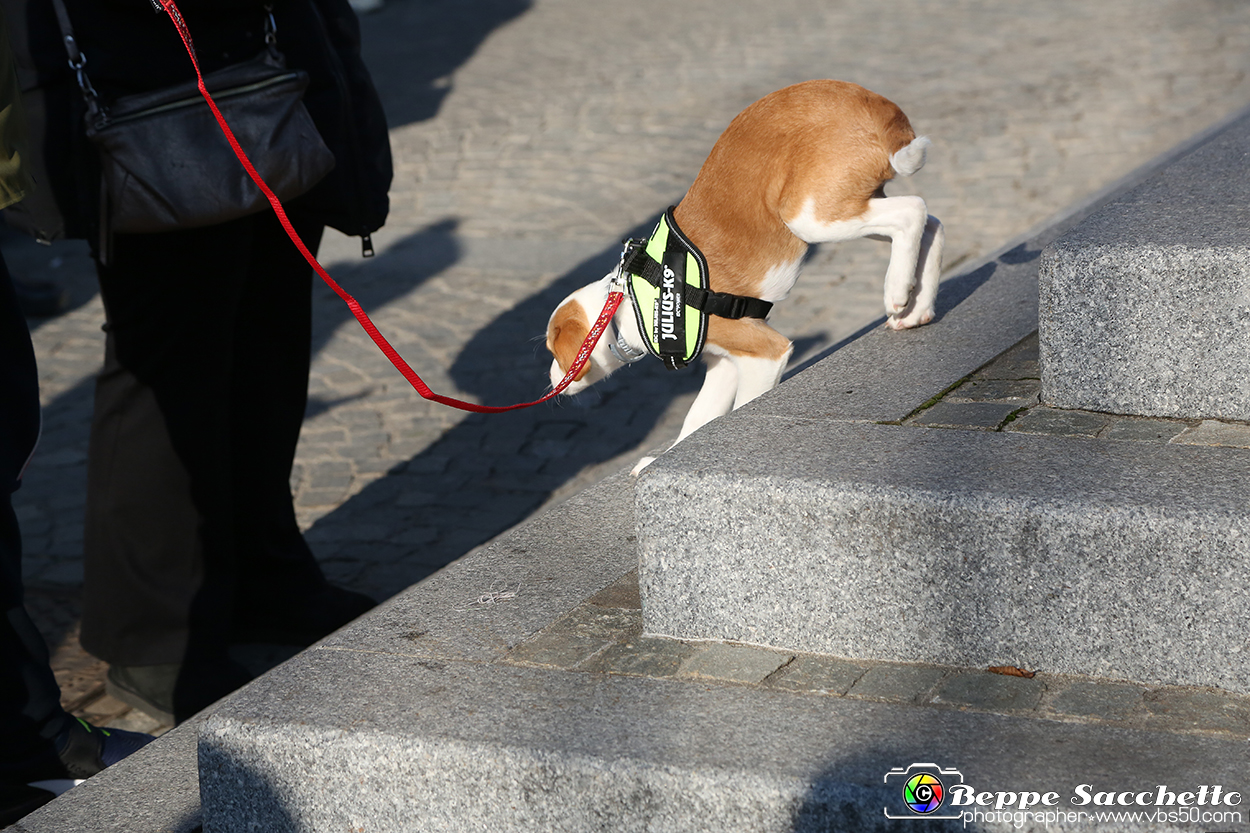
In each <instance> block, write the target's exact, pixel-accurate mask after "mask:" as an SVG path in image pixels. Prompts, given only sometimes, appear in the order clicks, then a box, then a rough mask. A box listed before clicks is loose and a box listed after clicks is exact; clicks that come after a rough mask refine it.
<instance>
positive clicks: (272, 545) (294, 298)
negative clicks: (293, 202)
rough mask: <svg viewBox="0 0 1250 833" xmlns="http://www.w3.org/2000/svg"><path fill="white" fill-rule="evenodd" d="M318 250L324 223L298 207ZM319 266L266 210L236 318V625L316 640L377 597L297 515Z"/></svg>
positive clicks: (277, 637)
mask: <svg viewBox="0 0 1250 833" xmlns="http://www.w3.org/2000/svg"><path fill="white" fill-rule="evenodd" d="M293 221H294V225H295V228H296V231H297V232H298V233H299V234H300V236H301V238H302V239H303V240H304V243H305V245H307V246H308V248H309V250H310V251H312V252H316V251H317V246H318V244H319V242H320V240H321V233H322V226H321V225H320V224H319V223H311V222H307V221H301V220H300V219H299V216H298V213H296V214H295V215H294V217H293ZM311 280H312V269H311V267H310V266H309V265H308V263H307V262H306V261H305V260H304V258H303V256H302V255H300V253H299V251H298V250H297V249H296V248H295V246H294V245H293V244H292V243H291V241H290V240H289V239H288V237H287V235H286V233H285V232H284V231H283V229H282V227H281V226H280V225H279V223H278V221H277V218H276V217H274V216H273V215H272V214H266V215H263V216H261V217H258V218H257V221H256V232H255V236H254V238H253V243H252V257H251V262H250V268H249V279H248V283H247V290H246V292H245V300H244V302H243V303H242V304H240V307H239V311H238V317H237V319H236V322H235V327H234V332H235V363H234V375H233V378H232V386H231V399H232V401H233V402H235V403H238V405H239V407H236V408H234V409H233V410H232V412H231V416H232V420H233V421H232V434H231V443H232V449H231V460H232V463H233V470H232V478H233V479H232V484H233V485H232V494H233V498H234V520H235V539H236V547H237V553H238V569H239V572H238V584H237V586H236V593H235V600H236V610H235V620H234V626H235V627H234V635H235V637H236V638H237V639H239V640H240V641H274V642H284V643H293V644H310V643H312V642H314V641H316V640H317V639H320V638H321V637H322V636H325V635H326V634H328V633H330V632H331V631H333V630H336V629H337V628H339V627H340V626H342V625H344V624H346V623H347V622H349V621H351V620H352V619H354V618H355V617H356V616H358V615H360V614H361V613H364V612H365V611H366V610H368V609H369V608H370V607H372V606H373V600H372V599H369V598H368V597H366V596H363V595H361V594H354V593H350V592H348V591H345V590H342V589H340V588H335V587H332V586H331V585H329V584H327V582H326V581H325V579H324V577H323V576H322V573H321V569H320V568H319V567H318V565H317V562H316V560H315V559H314V557H313V554H312V552H311V550H309V548H308V545H307V544H306V543H305V542H304V538H303V536H302V535H301V534H300V531H299V527H298V525H297V524H296V521H295V509H294V506H293V504H292V498H291V487H290V478H291V466H292V464H293V462H294V460H295V447H296V444H297V443H298V441H299V432H300V426H301V425H302V423H303V419H304V410H305V407H306V405H307V401H308V370H309V361H310V356H309V350H310V342H311V338H312V293H311V286H310V281H311Z"/></svg>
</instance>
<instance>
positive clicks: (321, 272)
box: [55, 0, 625, 414]
mask: <svg viewBox="0 0 1250 833" xmlns="http://www.w3.org/2000/svg"><path fill="white" fill-rule="evenodd" d="M55 2H60V0H55ZM152 2H153V4H155V3H156V2H157V0H152ZM159 2H160V5H161V8H162V9H163V10H164V11H165V13H166V14H168V15H169V19H170V20H171V21H173V24H174V27H175V28H177V30H178V36H179V37H181V38H182V45H183V46H184V47H186V50H187V55H188V56H189V57H190V58H191V65H192V66H193V67H195V77H196V79H197V81H198V83H199V88H200V95H202V96H203V97H204V100H205V101H206V102H208V106H209V109H211V110H212V111H213V116H214V117H215V118H216V119H217V124H218V126H220V127H221V132H222V133H223V134H225V137H226V140H227V141H228V142H230V147H231V148H232V149H233V150H234V155H235V156H237V157H238V159H239V162H240V163H242V165H243V167H244V169H245V170H246V171H247V174H248V176H250V177H251V178H252V181H253V182H255V183H256V186H257V187H258V188H260V190H261V193H263V194H264V195H265V198H266V199H268V200H269V204H270V205H271V206H272V207H273V212H274V214H276V215H277V216H278V222H280V223H281V224H282V228H283V229H285V230H286V233H287V236H288V237H290V238H291V242H292V243H294V244H295V248H297V249H298V250H299V253H300V254H301V255H303V256H304V260H306V261H308V265H309V266H311V267H312V268H313V271H315V272H316V273H317V275H318V276H319V277H320V278H321V280H323V281H325V283H326V285H327V286H329V287H330V288H331V289H332V290H334V294H336V295H338V296H339V298H341V299H343V302H344V303H346V304H347V308H348V309H349V310H351V313H352V315H353V316H355V318H356V320H357V321H358V322H360V326H361V327H362V328H364V331H365V332H366V333H368V334H369V338H371V339H373V343H374V344H376V345H377V346H378V349H379V350H381V351H382V353H383V354H384V355H385V356H386V357H387V358H388V359H390V362H391V364H393V365H395V369H396V370H398V371H399V372H400V373H401V374H402V375H403V377H404V378H405V379H407V380H408V383H409V384H410V385H412V387H413V388H414V389H415V390H416V391H417V393H418V394H420V395H421V398H423V399H428V400H430V401H431V402H437V403H439V404H440V405H448V406H450V407H452V408H459V409H460V410H462V411H473V412H474V413H479V414H497V413H502V412H504V411H514V410H516V409H518V408H528V407H530V406H531V405H537V404H539V403H540V402H546V401H547V400H548V399H551V398H553V397H554V396H556V395H558V394H560V393H562V392H563V391H564V389H565V388H567V387H568V386H569V385H570V384H572V382H573V380H574V379H576V378H577V377H578V376H580V375H581V372H582V368H583V367H585V366H586V362H588V361H590V354H591V351H593V350H594V349H595V345H596V344H598V343H599V338H600V337H601V336H602V335H603V332H604V330H606V329H607V327H608V324H610V323H611V321H612V316H614V315H615V314H616V310H617V308H618V307H620V305H621V301H622V299H623V298H624V297H625V296H624V295H623V294H622V292H621V291H620V289H619V288H617V289H613V291H611V292H609V293H608V301H607V303H606V304H604V306H603V311H602V312H601V313H599V318H598V319H597V320H596V321H595V323H594V326H592V327H591V328H590V333H589V334H587V336H586V340H585V341H584V342H582V346H581V349H580V350H578V352H577V356H576V358H575V359H574V360H573V364H572V365H570V366H569V369H568V371H567V372H566V373H565V374H564V378H563V379H561V380H560V383H559V384H558V385H556V386H555V387H554V388H552V389H551V391H550V392H549V393H547V394H546V395H544V396H542V397H541V398H539V399H535V400H534V401H533V402H522V403H519V404H516V405H478V404H477V403H475V402H465V401H464V400H461V399H455V398H453V397H450V396H444V395H442V394H438V393H435V392H434V391H432V390H431V389H430V387H429V386H428V385H426V383H425V382H424V381H422V379H421V377H420V376H418V375H417V373H416V371H414V370H413V369H412V368H411V367H410V366H409V365H408V363H407V362H406V361H404V359H403V357H402V356H400V355H399V352H398V351H397V350H396V349H395V348H394V347H392V346H391V343H390V342H389V341H387V340H386V338H385V336H383V335H382V333H380V332H379V331H378V328H377V326H376V325H375V324H374V323H373V322H372V321H371V320H369V316H368V315H366V314H365V311H364V310H363V309H362V308H361V306H360V302H359V301H357V300H356V299H355V298H353V297H352V296H351V295H350V294H349V293H348V292H347V290H345V289H343V287H341V286H339V284H338V282H337V281H335V280H334V278H332V277H330V273H329V272H327V271H326V270H325V268H324V267H322V265H321V264H320V263H318V262H317V258H316V257H314V256H313V253H312V252H310V251H309V250H308V247H307V246H305V245H304V241H303V240H301V239H300V236H299V234H298V233H296V231H295V227H294V226H292V225H291V221H290V219H288V218H287V215H286V209H284V208H283V207H282V202H281V201H280V200H279V199H278V198H277V196H276V195H275V194H274V193H273V191H272V190H270V188H269V186H268V185H266V184H265V181H264V180H263V179H261V176H260V174H259V173H257V172H256V168H255V167H254V166H253V165H252V161H251V160H250V159H248V158H247V154H246V153H244V152H243V148H242V147H241V146H240V145H239V140H238V139H236V138H235V136H234V131H232V130H231V129H230V125H228V124H226V120H225V118H223V117H222V115H221V111H220V110H218V109H217V103H216V102H214V101H213V97H212V96H211V95H209V92H208V87H207V86H206V85H205V84H204V76H203V74H202V73H201V72H200V62H199V59H198V58H196V55H195V45H194V44H192V42H191V31H190V29H188V28H187V23H186V21H185V20H183V18H182V12H180V11H179V10H178V5H177V4H176V3H175V2H174V0H159Z"/></svg>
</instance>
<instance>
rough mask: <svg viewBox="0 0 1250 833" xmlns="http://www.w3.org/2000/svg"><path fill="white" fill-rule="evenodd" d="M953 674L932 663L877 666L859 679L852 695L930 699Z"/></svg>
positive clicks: (904, 700)
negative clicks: (937, 687)
mask: <svg viewBox="0 0 1250 833" xmlns="http://www.w3.org/2000/svg"><path fill="white" fill-rule="evenodd" d="M949 673H950V669H948V668H938V667H935V666H932V665H874V666H872V667H871V668H869V669H868V670H867V671H865V672H864V675H863V676H862V677H860V678H859V679H858V680H856V681H855V684H854V685H852V686H851V689H850V691H849V692H848V693H849V694H850V695H851V696H852V697H867V698H870V699H874V700H891V701H894V702H897V703H916V702H920V701H922V700H927V699H928V698H929V695H930V694H931V693H932V691H933V689H934V688H935V687H936V686H937V685H938V684H939V683H941V682H942V680H944V679H946V675H947V674H949Z"/></svg>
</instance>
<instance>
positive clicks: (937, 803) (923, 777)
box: [903, 772, 945, 815]
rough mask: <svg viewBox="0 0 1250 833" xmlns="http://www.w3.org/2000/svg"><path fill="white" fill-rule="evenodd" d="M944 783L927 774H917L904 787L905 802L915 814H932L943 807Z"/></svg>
mask: <svg viewBox="0 0 1250 833" xmlns="http://www.w3.org/2000/svg"><path fill="white" fill-rule="evenodd" d="M944 795H945V790H943V789H942V782H941V781H939V780H938V779H937V778H935V777H934V776H932V775H930V774H929V773H927V772H917V773H916V774H915V775H913V776H912V777H911V778H908V779H907V783H906V784H904V785H903V801H905V802H906V803H907V806H908V807H910V808H911V811H912V812H913V813H920V814H921V815H924V814H926V813H932V812H933V811H934V810H936V809H937V808H939V807H941V806H942V797H943V796H944Z"/></svg>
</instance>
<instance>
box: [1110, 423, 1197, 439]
mask: <svg viewBox="0 0 1250 833" xmlns="http://www.w3.org/2000/svg"><path fill="white" fill-rule="evenodd" d="M1186 427H1187V426H1186V424H1185V423H1184V422H1178V421H1175V420H1170V419H1130V418H1124V419H1113V420H1111V423H1110V424H1109V425H1108V426H1107V429H1106V430H1105V431H1103V432H1102V438H1103V439H1104V440H1122V441H1128V442H1163V443H1165V442H1168V441H1169V440H1172V439H1173V438H1174V437H1176V436H1177V435H1178V434H1180V433H1181V432H1182V431H1184V430H1185V428H1186Z"/></svg>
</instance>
